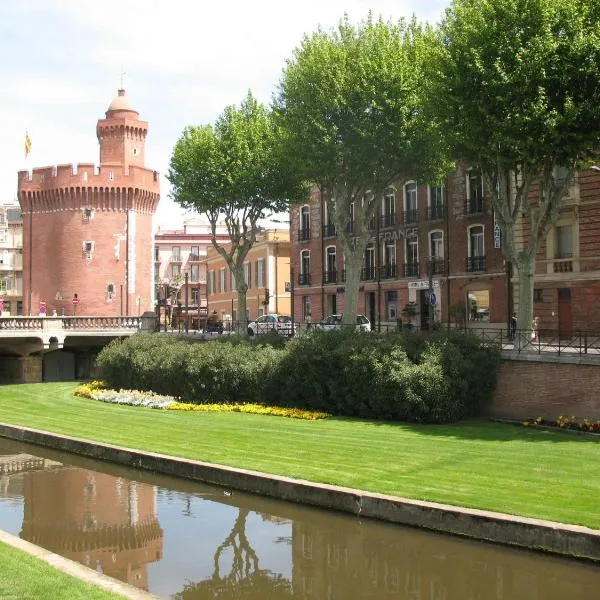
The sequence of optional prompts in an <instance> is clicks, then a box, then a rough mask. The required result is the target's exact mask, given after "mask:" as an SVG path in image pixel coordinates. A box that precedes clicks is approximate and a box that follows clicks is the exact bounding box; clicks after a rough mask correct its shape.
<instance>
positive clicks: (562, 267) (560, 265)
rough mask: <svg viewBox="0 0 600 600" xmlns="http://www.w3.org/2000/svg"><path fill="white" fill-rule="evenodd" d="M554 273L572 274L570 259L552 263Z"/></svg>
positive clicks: (571, 261)
mask: <svg viewBox="0 0 600 600" xmlns="http://www.w3.org/2000/svg"><path fill="white" fill-rule="evenodd" d="M554 272H555V273H572V272H573V260H572V259H570V258H567V259H565V258H561V259H557V260H555V261H554Z"/></svg>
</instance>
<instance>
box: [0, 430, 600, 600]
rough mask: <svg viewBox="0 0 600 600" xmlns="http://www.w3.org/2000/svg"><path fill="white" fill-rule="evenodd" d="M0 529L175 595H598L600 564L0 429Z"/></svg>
mask: <svg viewBox="0 0 600 600" xmlns="http://www.w3.org/2000/svg"><path fill="white" fill-rule="evenodd" d="M0 529H3V530H4V531H7V532H9V533H12V534H14V535H17V536H20V537H21V538H23V539H25V540H27V541H29V542H32V543H34V544H37V545H39V546H43V547H44V548H47V549H49V550H51V551H53V552H56V553H57V554H61V555H62V556H65V557H67V558H70V559H72V560H76V561H79V562H81V563H83V564H84V565H87V566H88V567H91V568H92V569H96V570H97V571H100V572H103V573H105V574H107V575H110V576H112V577H115V578H117V579H120V580H122V581H125V582H127V583H130V584H132V585H134V586H137V587H139V588H143V589H146V590H148V591H150V592H152V593H153V594H156V595H157V596H160V597H161V598H169V599H173V600H204V599H207V598H220V599H222V600H237V599H246V600H251V599H252V600H280V599H281V600H283V599H293V600H296V599H307V600H363V599H373V600H383V599H398V600H567V599H568V600H584V599H585V600H592V599H594V598H600V568H599V567H598V566H597V565H594V564H591V563H583V562H577V561H573V560H568V559H562V558H557V557H554V556H548V555H544V554H538V553H533V552H525V551H522V550H515V549H511V548H505V547H501V546H494V545H491V544H484V543H478V542H473V541H469V540H464V539H460V538H457V537H453V536H446V535H441V534H434V533H429V532H426V531H421V530H417V529H412V528H406V527H401V526H397V525H390V524H385V523H380V522H376V521H370V520H360V519H357V518H356V517H353V516H348V515H343V514H338V513H335V512H330V511H324V510H319V509H315V508H310V507H304V506H299V505H295V504H291V503H286V502H279V501H275V500H271V499H267V498H262V497H257V496H252V495H248V494H243V493H239V492H236V491H230V490H224V489H221V488H217V487H212V486H208V485H204V484H200V483H195V482H191V481H187V480H181V479H176V478H172V477H164V476H160V475H154V474H150V473H147V472H140V471H136V470H134V469H126V468H123V467H119V466H115V465H112V464H110V463H104V462H100V461H94V460H91V459H86V458H82V457H78V456H74V455H71V454H65V453H61V452H56V451H53V450H48V449H45V448H41V447H37V446H31V445H26V444H21V443H17V442H12V441H9V440H6V439H3V438H0Z"/></svg>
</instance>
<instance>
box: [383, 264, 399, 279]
mask: <svg viewBox="0 0 600 600" xmlns="http://www.w3.org/2000/svg"><path fill="white" fill-rule="evenodd" d="M396 273H397V270H396V265H395V264H390V265H383V267H379V278H380V279H396Z"/></svg>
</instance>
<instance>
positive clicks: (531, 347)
mask: <svg viewBox="0 0 600 600" xmlns="http://www.w3.org/2000/svg"><path fill="white" fill-rule="evenodd" d="M250 323H251V321H250V322H249V323H248V324H247V325H246V326H245V327H246V329H245V330H244V325H242V323H241V322H235V321H226V322H224V323H223V324H222V329H221V328H220V327H219V328H214V327H213V328H209V329H208V330H206V331H205V330H203V329H200V330H189V331H188V332H187V333H189V334H190V335H198V334H202V335H204V336H206V337H209V338H210V337H215V336H220V335H225V336H227V335H242V334H244V335H245V334H247V333H249V324H250ZM323 325H324V323H320V322H315V323H307V322H306V321H302V322H298V321H296V322H293V323H292V322H290V323H285V324H278V325H275V324H266V323H265V324H262V325H261V327H260V329H259V330H256V329H255V330H254V331H253V335H263V334H268V333H271V334H275V333H277V334H279V335H281V336H283V337H291V336H294V335H306V334H307V333H310V332H311V331H317V330H323V329H324V327H323ZM371 327H372V331H375V332H379V333H382V334H385V333H397V332H399V331H403V332H411V333H416V334H418V335H428V334H429V331H428V330H425V329H420V328H419V327H418V326H416V325H411V324H408V323H404V324H402V323H399V324H397V325H393V324H390V323H381V324H377V323H372V324H371ZM446 327H447V325H441V326H438V328H442V329H445V328H446ZM358 328H359V327H358V326H357V329H358ZM452 329H453V330H454V331H461V332H464V333H468V334H472V335H475V336H477V337H479V338H481V340H482V341H483V342H484V343H486V344H489V345H491V346H495V347H496V348H498V350H500V351H502V352H510V353H517V354H519V353H537V354H542V353H550V354H557V355H565V356H578V355H588V356H589V355H592V356H594V355H597V356H598V357H600V332H592V331H578V332H574V333H573V334H571V335H569V336H564V335H562V336H561V335H559V334H558V332H552V331H541V332H540V333H539V335H537V336H534V332H533V330H531V329H517V330H515V331H509V330H508V329H506V328H504V329H499V328H485V327H468V328H456V327H453V328H452ZM162 331H164V327H163V328H162ZM168 331H172V332H179V333H184V330H183V327H180V328H177V327H175V328H169V329H168ZM207 334H208V335H207Z"/></svg>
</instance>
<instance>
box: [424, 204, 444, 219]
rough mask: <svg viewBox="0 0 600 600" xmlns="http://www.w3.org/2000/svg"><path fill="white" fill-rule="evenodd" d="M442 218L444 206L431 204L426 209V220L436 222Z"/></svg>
mask: <svg viewBox="0 0 600 600" xmlns="http://www.w3.org/2000/svg"><path fill="white" fill-rule="evenodd" d="M443 218H444V205H443V204H432V205H431V206H428V207H427V220H428V221H437V220H439V219H443Z"/></svg>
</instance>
